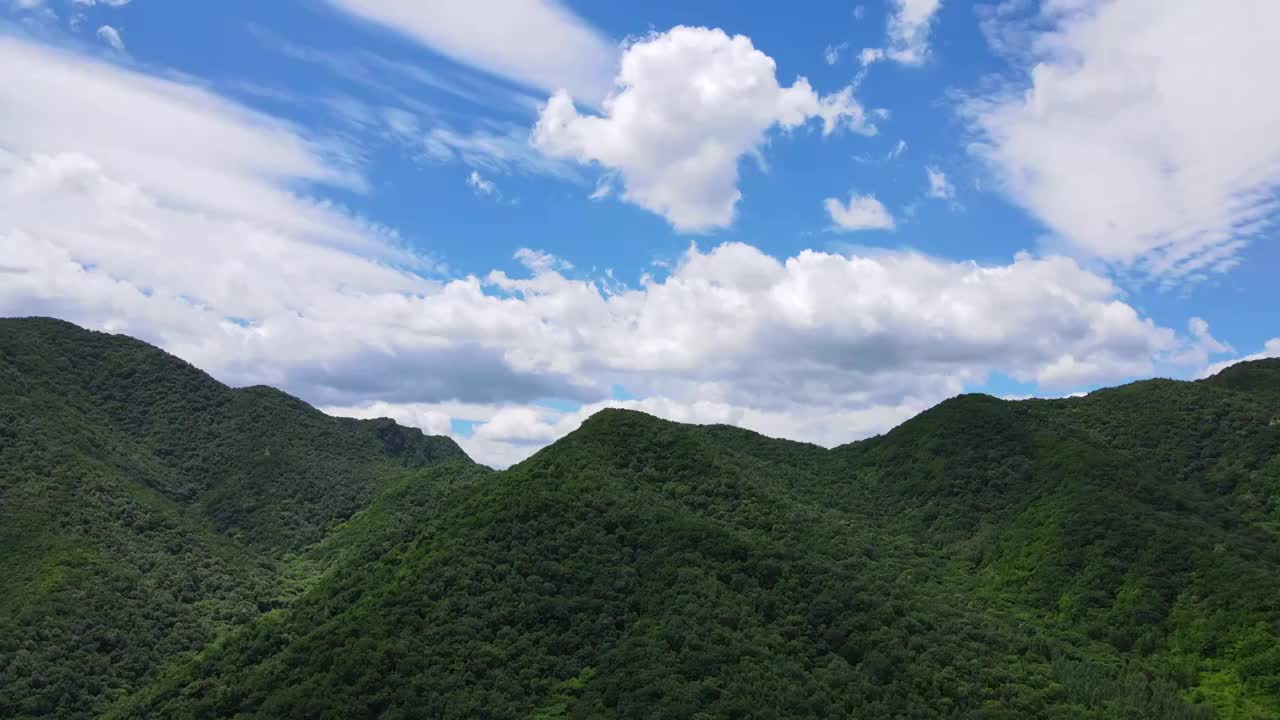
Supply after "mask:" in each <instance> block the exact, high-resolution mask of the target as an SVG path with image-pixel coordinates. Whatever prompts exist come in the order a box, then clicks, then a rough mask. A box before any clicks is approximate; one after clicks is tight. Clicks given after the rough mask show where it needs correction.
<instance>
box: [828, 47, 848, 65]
mask: <svg viewBox="0 0 1280 720" xmlns="http://www.w3.org/2000/svg"><path fill="white" fill-rule="evenodd" d="M848 47H849V43H847V42H842V43H840V44H839V45H828V46H827V49H826V50H823V51H822V59H823V60H825V61H826V62H827V64H828V65H835V64H836V63H838V62H840V53H842V52H844V51H845V50H846V49H847V48H848Z"/></svg>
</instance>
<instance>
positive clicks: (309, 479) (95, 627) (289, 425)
mask: <svg viewBox="0 0 1280 720" xmlns="http://www.w3.org/2000/svg"><path fill="white" fill-rule="evenodd" d="M448 459H453V460H455V461H460V462H464V463H465V462H468V461H467V460H466V459H465V455H464V454H463V453H462V451H461V450H460V449H459V448H458V447H457V446H456V445H455V444H454V443H453V442H452V441H451V440H448V439H446V438H430V437H425V436H423V435H422V434H421V433H419V432H418V431H416V430H409V429H407V428H402V427H399V426H396V425H394V424H393V423H391V422H390V421H355V420H346V419H337V418H330V417H328V416H325V415H323V414H322V413H320V412H318V411H316V410H314V409H312V408H310V407H308V406H306V405H305V404H303V403H301V402H299V401H297V400H295V399H293V398H290V397H288V396H287V395H284V394H283V393H280V392H278V391H275V390H271V389H268V388H249V389H245V390H232V389H230V388H227V387H225V386H223V385H221V384H220V383H218V382H216V381H215V380H213V379H212V378H210V377H209V376H207V375H205V374H204V373H202V372H200V371H198V370H196V369H195V368H193V367H191V366H190V365H188V364H186V363H184V362H182V361H181V360H179V359H177V358H174V357H172V356H169V355H166V354H164V353H163V352H161V351H159V350H157V349H155V348H153V347H150V346H148V345H146V344H144V343H141V342H138V341H136V340H132V339H130V338H125V337H121V336H113V335H105V334H101V333H91V332H88V331H85V330H82V329H80V328H77V327H75V326H73V325H70V324H68V323H63V322H59V321H54V320H45V319H22V320H14V319H9V320H0V716H3V717H54V716H56V717H90V716H93V715H94V714H95V710H96V709H100V708H101V707H104V706H105V705H106V704H108V703H109V702H111V701H113V700H115V699H118V698H119V697H120V696H122V695H123V694H125V693H126V692H127V691H129V690H131V689H132V688H133V687H134V686H135V685H136V683H137V682H138V681H139V680H140V679H141V678H143V677H145V676H146V675H147V674H148V673H149V672H150V671H152V670H153V669H154V668H155V667H157V666H159V665H160V664H161V663H163V662H167V661H170V660H172V659H173V658H174V657H176V656H177V655H179V654H180V653H182V652H185V651H189V650H192V649H196V648H199V647H201V646H203V645H205V644H207V643H208V642H210V641H211V640H213V639H214V638H216V637H218V636H219V635H220V634H221V633H222V632H224V631H225V630H227V629H228V628H231V627H234V626H237V625H239V624H242V623H244V622H246V621H248V620H250V619H252V618H255V617H257V615H259V614H260V613H261V612H263V611H266V610H269V609H271V608H273V607H278V606H280V605H281V604H283V603H284V602H285V601H286V600H287V598H288V596H291V595H294V594H296V593H297V592H298V591H299V588H298V587H297V582H298V580H299V579H305V577H303V575H300V574H299V572H298V571H297V570H296V568H293V569H291V563H285V562H283V561H282V558H283V557H285V554H286V553H296V552H300V551H302V550H304V549H305V548H306V547H307V546H309V545H311V544H312V543H315V542H316V541H319V540H320V539H322V538H324V536H325V534H326V532H327V531H328V530H329V529H330V528H331V527H332V526H334V525H336V524H337V523H339V522H341V521H342V520H344V519H345V518H347V517H349V516H351V515H352V514H353V513H355V512H357V511H358V510H361V509H363V508H364V507H365V506H366V505H367V504H368V503H369V501H370V500H371V499H372V498H373V497H374V495H375V494H376V493H378V492H380V491H381V490H383V489H384V488H385V487H387V486H388V485H389V484H391V483H394V482H396V481H397V478H399V477H400V476H402V475H403V474H404V473H406V472H407V471H409V470H411V469H412V468H415V467H421V466H424V465H427V464H431V463H435V462H437V461H443V460H448ZM321 565H322V564H321V563H316V564H315V567H320V566H321Z"/></svg>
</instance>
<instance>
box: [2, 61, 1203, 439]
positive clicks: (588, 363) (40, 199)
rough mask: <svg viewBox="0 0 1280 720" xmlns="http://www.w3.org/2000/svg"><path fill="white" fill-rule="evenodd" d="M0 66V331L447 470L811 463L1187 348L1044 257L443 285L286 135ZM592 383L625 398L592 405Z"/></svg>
mask: <svg viewBox="0 0 1280 720" xmlns="http://www.w3.org/2000/svg"><path fill="white" fill-rule="evenodd" d="M0 66H5V67H23V68H24V69H25V72H24V73H22V74H20V75H19V76H15V77H14V78H10V79H9V80H10V81H9V82H7V83H5V84H3V85H0V107H3V108H5V109H6V121H5V122H4V123H2V124H0V148H3V151H0V217H3V225H2V226H0V272H2V273H3V277H4V282H2V283H0V314H3V315H27V314H43V315H53V316H57V317H63V318H66V319H69V320H72V321H74V322H78V323H80V324H82V325H86V326H89V327H93V328H98V329H105V330H111V331H116V332H127V333H129V334H133V335H136V336H139V337H141V338H143V339H145V340H148V341H150V342H153V343H156V344H158V345H160V346H162V347H164V348H166V349H167V350H169V351H171V352H174V353H176V354H177V355H179V356H181V357H183V358H186V359H187V360H189V361H191V362H193V363H195V364H196V365H197V366H199V367H202V368H205V369H206V370H208V371H210V372H212V373H213V374H214V375H215V376H217V377H219V378H220V379H222V380H224V381H226V382H229V383H232V384H236V385H243V384H253V383H268V384H272V385H276V386H279V387H283V388H285V389H287V390H289V391H291V392H294V393H296V394H298V395H300V396H301V397H303V398H304V399H306V400H309V401H311V402H313V403H319V404H322V405H324V406H326V407H328V408H330V409H332V411H334V412H346V413H350V414H359V413H377V414H387V415H392V416H393V417H397V418H398V419H402V420H404V421H406V422H412V423H413V424H416V425H420V426H421V427H423V428H425V429H427V430H429V431H431V432H441V431H443V430H444V429H445V428H446V427H448V428H450V430H452V428H453V421H454V420H471V421H474V422H477V423H478V424H477V426H476V429H475V432H473V433H461V434H459V437H460V439H461V440H462V441H463V444H464V447H467V448H468V450H469V451H471V452H473V453H475V455H476V456H477V457H478V458H479V459H481V460H484V461H490V462H494V463H495V464H503V463H507V462H511V461H514V460H516V459H519V458H520V457H522V456H523V455H525V454H527V453H528V452H531V451H532V449H534V448H536V447H537V446H538V445H539V444H541V443H544V442H546V441H547V440H549V439H551V438H553V437H558V436H559V434H562V433H563V432H567V431H568V429H571V428H572V427H574V426H575V424H576V423H577V422H579V421H580V419H581V417H582V416H583V415H584V414H585V413H588V412H590V411H591V410H593V409H595V408H599V407H601V406H603V405H605V404H611V403H614V404H629V405H630V406H633V407H637V408H639V409H644V410H647V411H651V412H655V413H658V414H662V415H664V416H666V417H671V418H674V419H683V420H694V421H699V422H703V421H712V420H714V421H720V422H733V423H737V424H742V425H746V426H748V427H752V428H754V429H758V430H761V431H764V432H768V433H771V434H776V435H786V436H791V437H796V438H799V439H810V440H815V441H819V442H824V443H835V442H843V441H846V440H850V439H853V438H855V437H858V436H860V435H865V434H868V433H871V432H878V431H881V430H884V429H887V428H888V427H890V426H892V425H893V424H895V423H896V422H898V421H900V420H902V419H904V418H905V417H907V416H909V415H910V414H912V413H914V412H916V411H918V410H921V409H923V408H925V407H927V406H929V405H931V404H933V403H934V402H937V401H938V400H941V399H943V398H945V397H947V396H949V395H952V394H955V393H957V392H960V391H961V390H963V389H964V388H965V387H966V386H968V385H970V384H973V383H980V382H982V380H983V378H984V377H985V376H986V374H987V373H989V372H992V371H995V370H999V371H1001V372H1004V373H1007V374H1009V375H1011V376H1012V377H1014V378H1016V379H1019V380H1022V381H1026V382H1037V383H1039V384H1041V385H1042V386H1044V387H1046V388H1059V387H1060V388H1063V389H1070V388H1071V387H1072V385H1073V384H1075V383H1093V382H1102V381H1106V380H1115V379H1121V378H1124V377H1126V376H1129V375H1132V374H1141V373H1145V372H1148V371H1149V370H1150V369H1151V367H1152V366H1153V364H1154V363H1155V362H1157V361H1158V359H1159V358H1160V357H1162V356H1164V355H1167V354H1169V353H1171V352H1175V351H1177V350H1178V348H1179V347H1180V343H1182V342H1184V341H1183V340H1181V339H1180V338H1179V337H1178V336H1177V334H1175V333H1174V332H1173V331H1171V330H1169V329H1166V328H1162V327H1159V326H1157V325H1155V324H1154V323H1153V322H1152V321H1151V320H1150V319H1147V318H1144V317H1142V316H1141V315H1140V314H1139V313H1138V312H1137V311H1136V310H1134V308H1133V307H1131V306H1130V305H1128V304H1126V303H1125V301H1124V299H1123V296H1122V294H1121V292H1120V291H1119V290H1118V289H1117V288H1116V287H1115V286H1114V285H1113V284H1112V283H1111V282H1110V281H1109V280H1107V279H1106V278H1103V277H1101V276H1098V275H1096V274H1094V273H1092V272H1090V271H1088V270H1085V269H1084V268H1082V267H1081V266H1079V265H1078V264H1077V263H1076V262H1075V261H1073V260H1070V259H1066V258H1061V257H1043V258H1038V257H1033V256H1030V255H1020V256H1018V257H1016V258H1014V259H1012V261H1010V262H1007V263H1003V264H1002V263H996V264H979V263H972V262H956V261H950V260H942V259H938V258H932V257H928V256H924V255H920V254H916V253H911V252H903V251H896V252H879V253H863V254H858V255H841V254H835V253H830V252H818V251H804V252H800V253H798V254H796V255H794V256H792V257H786V258H778V257H773V256H771V255H769V254H767V253H764V252H762V251H761V250H759V249H757V248H755V247H752V246H750V245H745V244H740V243H726V244H722V245H718V246H715V247H711V248H708V249H700V248H698V247H691V248H690V249H689V250H688V251H687V252H686V253H685V254H684V255H683V256H682V257H681V258H680V259H679V261H678V262H676V263H674V264H673V265H672V266H671V267H669V268H668V269H666V270H664V271H663V274H662V275H661V276H660V277H652V276H646V277H643V278H642V279H641V280H640V281H639V283H638V284H636V285H634V286H628V285H624V284H622V283H619V282H617V281H612V280H611V281H609V282H603V281H600V282H597V281H595V280H593V279H590V278H589V277H584V276H581V275H579V274H577V273H576V271H575V270H574V269H573V267H572V266H571V265H570V264H568V263H566V262H564V261H563V260H560V259H558V258H556V257H554V256H551V255H548V254H546V253H542V252H537V251H534V250H525V251H521V252H520V253H518V256H517V259H518V260H519V262H520V263H521V265H522V266H523V270H522V271H520V272H518V273H512V274H508V273H505V272H500V271H494V272H489V273H487V274H483V275H469V276H466V277H457V278H453V279H445V278H442V277H441V276H439V275H436V274H434V273H433V271H432V268H433V267H434V266H433V265H432V263H431V261H430V259H429V258H423V257H421V256H419V255H416V254H414V253H412V252H410V251H408V250H406V249H404V247H403V246H402V245H401V244H400V242H399V241H398V239H397V237H396V235H395V233H394V232H392V231H390V230H388V229H386V228H381V227H379V226H377V225H374V224H371V223H367V222H363V221H361V220H360V219H359V218H356V217H352V216H351V215H349V214H348V213H345V212H343V211H342V210H341V209H338V208H335V207H332V206H331V205H328V204H326V203H323V202H320V201H316V200H310V199H307V197H306V196H305V195H303V194H301V193H300V190H299V189H300V188H303V189H306V188H310V189H318V188H321V187H323V186H324V185H327V184H332V185H338V186H343V187H353V186H354V187H359V179H358V175H356V176H354V177H353V175H352V172H351V169H350V168H347V167H345V166H344V165H343V164H342V163H341V162H340V161H338V160H337V159H335V158H333V157H331V156H330V154H329V153H328V151H327V146H326V144H325V143H323V142H320V141H318V140H316V139H314V138H309V137H307V136H306V134H305V133H303V132H301V131H300V130H298V129H297V128H294V127H291V126H289V125H288V124H286V123H282V122H280V121H279V120H276V119H274V118H271V117H269V116H264V115H261V114H258V113H254V112H252V111H249V110H246V109H245V108H243V107H241V106H238V105H236V104H234V103H231V102H229V101H227V100H225V99H222V98H220V97H218V96H215V95H212V94H210V93H209V92H208V91H206V90H203V89H200V88H196V87H191V86H187V85H183V84H180V83H178V82H175V81H173V80H165V79H158V78H154V77H149V76H146V75H142V74H139V73H137V72H134V71H130V70H125V69H121V68H118V67H115V66H112V65H110V64H105V63H103V62H101V61H99V60H94V59H88V58H85V57H82V56H76V55H70V54H67V53H63V52H58V51H51V50H47V49H42V48H38V47H35V46H32V45H30V44H27V43H24V42H22V41H17V40H13V39H0ZM85 102H92V104H93V106H94V107H96V108H101V111H100V112H95V113H92V114H88V113H83V112H77V111H76V109H77V108H80V107H82V106H83V104H84V103H85ZM191 137H199V138H201V142H199V143H193V142H191V141H190V138H191ZM1194 332H1195V329H1194V328H1192V333H1193V334H1194ZM1206 332H1207V329H1206ZM615 386H621V387H624V388H626V390H627V391H628V393H629V396H631V397H634V398H635V399H632V400H626V401H615V400H610V396H611V395H612V388H614V387H615ZM550 398H554V399H556V400H557V403H558V404H557V406H558V407H561V408H564V407H565V404H566V403H567V404H569V405H571V406H574V407H575V409H573V410H565V409H559V410H556V409H548V408H547V407H544V406H543V405H544V404H545V401H546V400H547V399H550ZM579 404H580V405H581V407H580V408H577V407H576V406H578V405H579ZM490 423H492V425H490Z"/></svg>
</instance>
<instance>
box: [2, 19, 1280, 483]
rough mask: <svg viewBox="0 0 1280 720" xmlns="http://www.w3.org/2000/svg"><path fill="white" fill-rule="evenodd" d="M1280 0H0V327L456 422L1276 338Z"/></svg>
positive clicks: (558, 428)
mask: <svg viewBox="0 0 1280 720" xmlns="http://www.w3.org/2000/svg"><path fill="white" fill-rule="evenodd" d="M1278 26H1280V3H1275V2H1273V1H1272V0H1237V1H1236V2H1233V3H1230V4H1222V3H1215V2H1208V1H1207V0H1204V1H1197V0H1185V1H1182V2H1171V1H1170V0H1116V1H1105V2H1104V1H1102V0H1043V1H1042V2H1038V3H1037V2H1034V1H1032V0H1003V1H999V2H992V3H987V4H983V3H969V2H959V1H957V0H941V1H939V0H866V1H865V2H847V1H834V0H832V1H823V2H810V3H793V4H791V5H790V6H784V5H782V4H779V3H776V2H764V1H755V0H733V1H729V0H704V1H702V2H698V3H689V2H675V1H674V0H673V1H670V2H666V1H659V2H644V3H600V2H586V1H585V0H583V1H578V2H556V1H555V0H468V2H465V3H458V2H447V1H444V0H417V1H415V0H278V1H276V2H269V3H265V2H260V1H257V0H220V1H219V2H200V1H198V0H194V1H191V2H170V1H161V0H0V68H3V73H4V82H3V83H0V315H4V316H25V315H48V316H55V317H60V318H64V319H67V320H70V321H72V322H76V323H78V324H80V325H83V326H85V327H90V328H93V329H99V330H105V331H110V332H118V333H126V334H129V335H132V336H134V337H138V338H140V339H143V340H146V341H148V342H151V343H154V344H156V345H158V346H160V347H163V348H164V349H166V350H168V351H170V352H172V353H174V354H176V355H178V356H180V357H182V358H184V359H186V360H188V361H190V362H192V363H194V364H195V365H197V366H198V367H200V368H202V369H204V370H206V371H208V372H209V373H211V374H212V375H214V376H215V377H217V378H218V379H220V380H222V381H224V382H226V383H228V384H230V385H233V386H245V385H253V384H269V385H274V386H276V387H280V388H282V389H284V390H286V391H288V392H290V393H293V394H295V395H297V396H299V397H301V398H303V399H304V400H306V401H308V402H310V403H312V404H314V405H316V406H318V407H320V408H322V409H324V410H325V411H326V412H329V413H331V414H335V415H347V416H354V417H381V416H387V417H392V418H394V419H396V420H398V421H400V422H402V423H405V424H409V425H412V426H416V427H419V428H422V429H423V430H424V431H426V432H429V433H439V434H448V435H451V436H452V437H454V438H455V439H457V440H458V442H459V443H460V444H461V445H462V446H463V448H464V449H466V450H467V451H468V452H469V453H470V454H471V455H472V456H473V457H474V458H476V459H477V460H479V461H481V462H484V463H487V464H490V465H493V466H498V467H503V466H507V465H509V464H512V463H514V462H518V461H519V460H521V459H523V458H525V457H527V456H528V455H530V454H531V453H533V452H535V451H536V450H537V449H538V448H540V447H543V446H545V445H547V444H549V443H550V442H553V441H554V440H555V439H556V438H558V437H561V436H563V435H564V434H566V433H568V432H570V431H572V430H573V429H574V428H575V427H577V425H578V424H579V423H580V422H581V421H582V420H583V419H584V418H585V417H587V416H589V415H590V414H591V413H593V412H595V411H597V410H599V409H600V408H603V407H607V406H620V407H630V408H635V409H639V410H643V411H646V412H650V413H653V414H656V415H659V416H662V417H666V418H669V419H673V420H678V421H685V422H702V423H711V422H716V423H731V424H735V425H739V426H743V427H747V428H750V429H753V430H757V431H760V432H763V433H765V434H768V435H772V436H778V437H787V438H793V439H798V440H805V441H810V442H815V443H819V444H822V445H826V446H834V445H837V444H842V443H845V442H849V441H852V440H856V439H859V438H863V437H867V436H870V435H874V434H876V433H880V432H884V431H886V430H888V429H889V428H892V427H893V426H894V425H896V424H898V423H900V422H902V421H903V420H905V419H907V418H909V417H910V416H912V415H914V414H915V413H918V412H920V411H922V410H924V409H926V408H928V407H930V406H931V405H933V404H936V403H937V402H939V401H941V400H943V399H946V398H947V397H950V396H953V395H956V394H958V393H962V392H987V393H991V394H993V395H997V396H1001V397H1008V398H1022V397H1032V396H1035V397H1061V396H1066V395H1071V394H1075V393H1081V392H1088V391H1090V390H1092V389H1096V388H1098V387H1101V386H1105V385H1112V384H1117V383H1121V382H1126V381H1129V380H1133V379H1139V378H1144V377H1151V376H1163V377H1174V378H1186V379H1191V378H1196V377H1201V376H1203V375H1205V374H1207V373H1211V372H1214V371H1216V370H1217V369H1219V368H1221V367H1223V366H1225V365H1226V364H1229V363H1230V362H1233V361H1237V360H1239V359H1241V358H1246V357H1250V358H1251V357H1264V356H1277V355H1280V303H1277V300H1276V289H1275V286H1276V283H1277V280H1280V243H1277V242H1276V240H1277V233H1280V229H1278V226H1277V223H1276V220H1277V219H1280V208H1278V206H1277V201H1278V200H1280V194H1278V188H1280V94H1278V93H1276V92H1275V91H1274V87H1273V86H1274V80H1275V69H1276V68H1280V45H1278V44H1276V43H1274V42H1273V38H1272V35H1273V34H1274V32H1273V28H1275V27H1278Z"/></svg>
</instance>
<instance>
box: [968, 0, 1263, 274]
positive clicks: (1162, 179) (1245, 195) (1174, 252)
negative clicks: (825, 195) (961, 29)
mask: <svg viewBox="0 0 1280 720" xmlns="http://www.w3.org/2000/svg"><path fill="white" fill-rule="evenodd" d="M1015 22H1017V23H1021V24H1019V25H1017V26H1016V27H1017V29H1016V31H1015V30H1010V31H1008V32H1000V31H999V27H1005V26H1008V25H1010V24H1011V23H1015ZM987 24H988V25H989V26H992V27H989V28H988V29H989V32H988V35H989V36H990V37H996V38H1003V39H1000V40H999V42H1000V44H1001V47H1003V48H1005V49H1006V50H1008V51H1009V52H1012V53H1013V54H1014V57H1015V59H1016V60H1018V61H1020V62H1022V63H1024V64H1025V65H1026V68H1027V70H1028V73H1027V74H1026V75H1025V78H1026V79H1025V81H1024V80H1023V79H1022V78H1021V77H1020V78H1019V79H1018V80H1015V81H1011V82H1010V83H1008V84H1007V85H1006V86H1004V87H1001V88H999V89H997V90H996V91H994V92H992V93H988V94H982V95H978V96H975V97H971V98H969V100H968V101H967V102H965V103H964V104H963V106H962V113H963V115H964V116H965V117H966V118H968V120H969V121H970V122H971V124H972V127H973V130H974V131H975V133H976V136H977V142H976V143H975V145H974V146H973V147H974V151H975V153H976V154H977V155H978V157H980V158H982V159H983V160H985V161H986V162H987V163H988V164H989V166H990V168H991V169H992V170H993V172H994V174H995V176H996V179H997V181H998V182H999V184H1000V186H1001V187H1002V188H1003V190H1004V192H1006V193H1007V194H1008V195H1009V196H1010V197H1011V198H1012V199H1013V200H1014V201H1015V202H1016V203H1018V204H1019V205H1021V206H1022V207H1024V208H1026V209H1027V210H1028V211H1030V212H1031V213H1032V214H1034V215H1035V216H1036V217H1038V218H1039V219H1040V220H1041V221H1043V222H1044V223H1045V224H1046V225H1047V226H1048V227H1049V228H1050V229H1051V230H1052V231H1053V232H1054V233H1055V234H1056V235H1057V236H1059V237H1060V238H1061V240H1062V241H1063V242H1064V243H1065V245H1066V246H1067V247H1069V248H1071V249H1072V251H1073V252H1076V253H1079V254H1081V255H1085V256H1090V257H1094V258H1100V259H1102V260H1104V261H1107V262H1110V263H1113V264H1116V265H1119V266H1122V267H1124V268H1126V269H1130V268H1135V269H1137V270H1138V271H1140V272H1143V273H1147V274H1150V275H1152V276H1157V277H1161V278H1163V279H1164V281H1165V282H1175V281H1178V280H1179V279H1183V278H1187V277H1194V276H1197V275H1203V274H1205V273H1210V272H1213V271H1222V270H1226V269H1229V268H1230V267H1232V266H1234V265H1235V264H1236V263H1237V262H1238V261H1239V256H1240V253H1241V251H1242V249H1243V248H1244V247H1245V245H1246V244H1247V242H1248V241H1249V240H1250V239H1252V238H1254V237H1256V236H1257V235H1258V234H1259V233H1260V232H1262V231H1263V230H1264V229H1265V228H1266V227H1267V226H1268V225H1269V223H1270V221H1271V220H1272V219H1273V217H1274V214H1275V211H1276V188H1277V186H1278V185H1280V133H1276V132H1275V128H1276V127H1277V126H1280V94H1277V93H1276V92H1275V91H1274V88H1273V85H1274V83H1273V82H1272V81H1273V77H1272V75H1273V74H1272V73H1268V72H1261V71H1260V69H1261V68H1270V67H1280V46H1277V44H1276V43H1275V42H1274V37H1273V33H1272V31H1271V29H1272V28H1274V27H1276V26H1277V24H1280V4H1277V3H1274V2H1270V1H1269V0H1242V2H1239V3H1235V4H1232V6H1231V7H1230V8H1229V9H1228V8H1226V7H1223V6H1218V5H1215V4H1212V3H1171V2H1164V1H1163V0H1132V1H1131V2H1123V3H1117V2H1106V3H1102V2H1087V1H1086V2H1072V3H1051V4H1046V5H1045V6H1044V10H1043V13H1042V14H1041V15H1040V16H1038V17H1036V18H1033V19H1032V21H1031V22H1030V23H1026V22H1023V21H1019V20H1015V19H1013V18H1012V17H1010V16H1007V15H1006V14H996V15H993V16H992V17H990V18H988V19H987ZM1046 25H1047V26H1048V27H1049V29H1047V30H1038V29H1037V28H1041V27H1043V26H1046ZM1008 38H1015V39H1016V40H1009V39H1008ZM1012 47H1016V48H1017V50H1016V51H1015V50H1010V48H1012Z"/></svg>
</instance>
